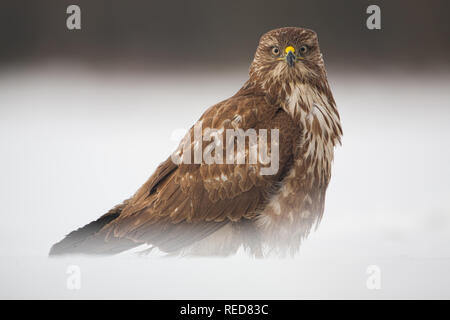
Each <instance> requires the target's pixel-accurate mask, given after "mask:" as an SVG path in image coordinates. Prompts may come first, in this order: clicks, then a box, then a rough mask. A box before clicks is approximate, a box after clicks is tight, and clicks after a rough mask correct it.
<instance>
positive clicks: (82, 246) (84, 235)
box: [49, 202, 139, 256]
mask: <svg viewBox="0 0 450 320" xmlns="http://www.w3.org/2000/svg"><path fill="white" fill-rule="evenodd" d="M125 204H126V202H124V203H123V204H121V205H118V206H116V207H115V208H114V209H112V210H111V211H109V212H108V213H107V214H105V215H103V216H101V217H100V218H99V219H97V220H95V221H92V222H91V223H89V224H87V225H85V226H84V227H81V228H79V229H77V230H75V231H72V232H71V233H69V234H68V235H67V236H66V237H65V238H64V239H63V240H61V241H60V242H58V243H56V244H54V245H53V246H52V248H51V249H50V253H49V255H50V256H57V255H65V254H91V255H110V254H116V253H119V252H122V251H125V250H128V249H131V248H133V247H136V246H138V245H139V243H136V242H134V241H131V240H128V239H111V240H109V241H106V240H105V238H104V237H101V236H98V235H97V233H98V232H99V231H100V230H101V229H102V228H103V227H104V226H106V225H107V224H109V223H110V222H112V221H113V220H114V219H116V218H117V217H118V216H119V215H120V213H121V212H122V209H123V207H124V206H125Z"/></svg>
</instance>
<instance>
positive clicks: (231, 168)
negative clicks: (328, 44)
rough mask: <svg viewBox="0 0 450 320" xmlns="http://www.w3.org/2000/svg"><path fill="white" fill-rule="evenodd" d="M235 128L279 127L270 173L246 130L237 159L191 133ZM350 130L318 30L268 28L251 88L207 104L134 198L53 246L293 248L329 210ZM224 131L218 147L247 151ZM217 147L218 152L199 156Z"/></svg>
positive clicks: (77, 250) (66, 249)
mask: <svg viewBox="0 0 450 320" xmlns="http://www.w3.org/2000/svg"><path fill="white" fill-rule="evenodd" d="M198 128H200V129H198ZM214 130H215V131H214ZM229 130H235V131H236V132H238V134H236V135H235V136H233V137H232V139H230V141H231V142H234V141H235V140H237V139H238V138H239V137H240V136H239V133H240V134H241V135H242V132H244V133H245V132H249V130H253V131H252V132H262V130H268V131H270V136H271V139H268V138H267V141H266V142H267V143H266V151H270V152H271V153H275V151H277V152H278V153H277V157H276V161H277V163H276V165H275V166H273V164H270V165H271V166H272V168H275V169H274V170H272V172H270V173H269V174H267V172H266V173H264V174H263V171H262V169H264V168H265V169H268V166H269V164H268V163H267V162H264V161H259V162H258V161H256V162H251V161H249V158H250V156H249V155H250V154H251V153H252V150H253V149H254V148H253V147H254V145H252V144H251V143H248V144H245V138H246V136H245V135H244V137H243V138H244V147H243V149H242V150H241V151H240V156H241V158H242V156H244V161H240V162H232V163H229V162H228V161H224V160H227V159H225V158H226V157H228V151H227V155H223V154H220V153H219V152H217V150H216V149H214V150H213V152H212V151H211V150H209V151H208V150H207V149H208V148H209V149H211V148H210V147H209V146H210V145H206V144H201V143H200V144H199V141H198V140H197V141H196V139H195V138H194V139H193V140H192V136H194V137H195V135H196V134H199V133H200V134H201V135H207V134H208V133H207V131H208V132H212V131H213V132H215V133H216V136H215V137H217V136H218V135H219V134H222V135H223V133H224V132H225V131H226V132H227V133H228V131H229ZM195 131H199V132H195ZM275 133H276V134H275ZM341 136H342V128H341V124H340V118H339V113H338V110H337V108H336V104H335V101H334V99H333V95H332V93H331V90H330V87H329V84H328V81H327V76H326V71H325V67H324V62H323V59H322V54H321V52H320V49H319V43H318V40H317V35H316V33H315V32H314V31H312V30H308V29H304V28H294V27H288V28H280V29H276V30H272V31H269V32H267V33H266V34H264V35H263V36H262V37H261V39H260V41H259V45H258V48H257V50H256V53H255V56H254V59H253V62H252V63H251V66H250V70H249V79H248V80H247V81H246V82H245V83H244V85H243V86H242V88H241V89H240V90H239V91H238V92H237V93H236V94H235V95H234V96H232V97H231V98H229V99H227V100H225V101H222V102H219V103H218V104H216V105H214V106H212V107H210V108H209V109H207V110H206V112H205V113H204V114H203V115H202V116H201V118H200V119H199V121H198V122H197V124H196V125H194V126H193V127H192V128H191V129H190V130H189V132H188V134H187V135H186V137H185V138H184V139H183V140H182V142H181V143H180V146H179V147H178V149H177V150H176V151H175V152H174V154H173V155H172V156H170V157H169V158H168V159H167V160H166V161H164V162H163V163H161V164H160V165H159V166H158V168H157V169H156V171H155V172H154V173H153V175H152V176H151V177H150V178H149V179H148V180H147V182H145V184H144V185H143V186H142V187H141V188H140V189H139V190H138V191H137V192H136V193H135V194H134V195H133V196H132V197H131V198H130V199H128V200H125V201H124V202H123V203H121V204H119V205H117V206H116V207H114V208H113V209H111V210H110V211H109V212H107V213H106V214H104V215H103V216H101V217H100V218H99V219H97V220H95V221H93V222H91V223H89V224H88V225H86V226H84V227H82V228H79V229H78V230H75V231H73V232H71V233H70V234H68V235H67V236H66V237H65V238H64V239H63V240H62V241H60V242H58V243H56V244H55V245H53V247H52V248H51V250H50V255H62V254H116V253H119V252H122V251H125V250H128V249H130V248H133V247H137V246H140V245H143V244H146V245H148V246H150V247H149V249H148V250H152V249H153V248H158V249H159V250H161V251H163V252H166V253H168V254H181V255H219V256H220V255H221V256H226V255H230V254H233V253H235V252H236V251H237V250H238V249H239V248H244V250H246V251H247V252H248V253H249V254H250V255H253V256H256V257H264V256H267V255H271V254H276V255H280V254H281V255H285V254H294V253H295V252H297V251H298V249H299V246H300V244H301V241H302V240H303V239H304V238H305V237H306V236H307V235H308V234H309V232H310V230H311V229H312V228H313V227H314V226H317V224H318V223H319V222H320V219H321V217H322V214H323V211H324V202H325V193H326V189H327V185H328V183H329V181H330V177H331V164H332V161H333V152H334V147H335V146H336V144H338V143H339V144H340V142H341V140H340V139H341ZM203 138H204V137H203ZM259 138H261V137H259ZM272 138H276V139H272ZM223 140H224V139H223V138H221V139H218V140H217V141H219V142H218V143H214V144H213V147H217V146H218V145H220V146H224V147H228V148H231V150H232V151H236V152H238V153H239V150H238V149H237V145H235V144H234V143H231V144H230V143H229V141H228V140H227V141H226V143H225V142H223ZM249 140H250V139H249ZM262 140H264V139H260V140H259V141H262ZM208 152H210V155H213V153H214V156H213V157H214V160H215V161H200V162H199V161H195V160H198V159H194V161H192V159H193V158H196V155H197V154H200V155H202V154H206V153H208ZM230 154H231V155H232V154H233V152H230ZM177 159H178V160H180V159H181V161H175V160H177ZM260 160H261V159H260Z"/></svg>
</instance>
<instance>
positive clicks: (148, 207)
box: [102, 94, 300, 251]
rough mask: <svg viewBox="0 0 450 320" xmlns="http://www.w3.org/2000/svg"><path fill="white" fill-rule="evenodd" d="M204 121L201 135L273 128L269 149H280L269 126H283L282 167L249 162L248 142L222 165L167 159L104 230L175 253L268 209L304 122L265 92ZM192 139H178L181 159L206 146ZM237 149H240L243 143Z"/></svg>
mask: <svg viewBox="0 0 450 320" xmlns="http://www.w3.org/2000/svg"><path fill="white" fill-rule="evenodd" d="M199 123H201V128H202V134H203V135H205V134H206V130H210V129H207V128H211V129H217V130H218V131H222V132H226V130H227V129H242V130H244V131H245V130H247V129H255V130H256V131H257V132H258V130H259V129H267V131H268V133H267V146H268V147H267V149H268V154H269V155H270V152H271V150H272V148H273V147H274V146H272V143H271V131H270V130H271V129H278V130H279V139H278V141H279V143H278V147H279V152H278V153H279V169H278V170H277V172H276V173H275V174H272V175H262V174H261V168H264V167H268V166H269V164H262V163H261V162H260V161H259V160H258V162H257V163H256V164H254V163H250V162H249V156H248V154H249V153H250V152H251V150H250V147H249V145H250V144H249V143H247V142H246V143H245V152H246V155H247V156H246V161H245V163H242V164H236V163H232V164H227V163H226V159H225V157H226V152H225V151H224V154H223V157H222V159H223V161H222V162H223V163H222V164H220V163H210V164H207V163H205V162H204V161H202V162H201V163H191V164H189V163H184V162H182V163H180V164H175V163H174V161H173V160H172V158H171V157H169V158H168V159H167V160H166V161H165V162H163V163H162V164H161V165H160V166H159V167H158V169H157V170H156V171H155V173H154V174H153V175H152V176H151V177H150V178H149V180H148V181H147V182H146V183H145V184H144V185H143V186H142V187H141V188H140V189H139V190H138V191H137V192H136V194H135V195H134V196H133V197H132V198H131V199H129V200H128V201H127V203H126V204H125V207H124V208H123V210H122V212H121V214H120V216H119V217H118V218H116V219H115V220H114V221H113V222H111V223H110V224H108V225H106V226H105V227H104V228H103V229H102V232H103V233H106V234H107V236H106V238H109V237H115V238H116V237H119V238H127V239H131V240H133V241H136V242H147V243H149V244H153V245H156V246H158V247H160V248H163V249H165V250H166V251H170V250H172V251H173V250H176V249H179V247H180V246H185V245H188V244H190V243H193V242H195V241H197V240H200V239H202V238H204V237H206V236H208V235H209V234H211V233H213V232H214V231H216V230H217V229H218V228H221V227H223V226H224V225H225V224H227V223H229V222H236V221H239V220H241V219H251V218H254V217H255V216H256V215H257V214H258V212H259V210H261V209H262V208H263V207H264V205H265V204H266V203H267V200H268V199H269V197H270V195H271V194H273V193H274V192H275V191H276V190H277V189H278V188H279V186H280V182H281V181H282V179H283V177H284V175H285V174H286V173H287V172H288V170H289V169H290V167H291V166H292V163H293V157H294V152H295V151H296V148H295V146H296V145H298V144H299V143H298V142H299V141H298V137H300V134H299V128H298V126H296V125H295V124H294V123H293V121H292V119H291V117H290V116H289V115H288V114H286V113H285V112H284V111H283V110H282V109H281V108H279V107H277V106H274V105H272V104H270V102H268V101H267V100H266V99H265V98H264V96H258V95H246V94H244V95H236V96H234V97H232V98H230V99H228V100H225V101H223V102H221V103H218V104H217V105H214V106H212V107H211V108H209V109H208V110H207V111H206V112H205V113H204V114H203V116H202V117H201V118H200V120H199V122H198V124H199ZM194 130H195V126H194V127H192V128H191V129H190V131H189V134H190V137H194V134H195V132H194ZM223 136H224V138H223V143H226V141H225V134H224V135H223ZM187 137H188V136H187ZM192 140H194V139H192ZM192 140H191V139H186V138H185V139H183V141H182V143H180V147H179V148H178V149H177V151H178V154H179V155H180V158H183V157H186V155H187V156H190V157H191V161H192V160H194V159H193V158H194V153H195V151H196V148H200V146H199V145H198V143H197V145H196V142H195V141H192ZM230 141H231V140H230ZM186 143H187V145H186ZM208 145H210V144H209V142H208V143H203V144H202V146H201V149H200V150H201V151H202V154H204V153H205V151H206V149H207V148H208ZM186 146H187V147H186ZM228 147H229V146H228ZM234 147H235V148H237V143H235V146H234ZM224 149H225V150H226V147H225V148H224ZM234 150H236V149H234ZM189 153H190V155H189ZM211 154H214V156H215V153H211ZM183 159H184V158H183ZM217 162H220V161H217Z"/></svg>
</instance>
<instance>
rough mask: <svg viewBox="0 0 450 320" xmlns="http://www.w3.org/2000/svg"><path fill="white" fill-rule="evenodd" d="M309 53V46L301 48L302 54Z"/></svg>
mask: <svg viewBox="0 0 450 320" xmlns="http://www.w3.org/2000/svg"><path fill="white" fill-rule="evenodd" d="M307 51H308V47H307V46H301V47H300V52H301V53H302V54H305V53H306V52H307Z"/></svg>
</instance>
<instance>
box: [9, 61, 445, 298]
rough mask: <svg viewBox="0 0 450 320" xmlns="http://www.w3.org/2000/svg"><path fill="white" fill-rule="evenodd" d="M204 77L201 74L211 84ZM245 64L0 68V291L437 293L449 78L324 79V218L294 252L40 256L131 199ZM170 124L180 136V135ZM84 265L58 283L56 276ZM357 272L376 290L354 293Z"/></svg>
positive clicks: (387, 73)
mask: <svg viewBox="0 0 450 320" xmlns="http://www.w3.org/2000/svg"><path fill="white" fill-rule="evenodd" d="M211 75H214V76H211ZM246 77H247V74H246V70H245V69H244V70H237V71H233V70H231V71H229V72H226V73H223V72H218V73H217V72H214V71H211V72H210V73H198V74H197V73H186V72H184V73H181V74H178V73H170V74H164V73H158V74H148V73H141V74H127V73H123V72H106V71H105V72H101V73H99V72H94V71H91V70H87V69H83V68H81V67H79V66H76V65H74V66H71V67H68V66H64V68H58V67H55V66H47V67H41V68H33V69H30V68H28V69H25V68H24V69H11V70H9V71H8V70H3V71H2V73H1V74H0V164H1V166H0V205H1V207H0V218H1V222H0V243H1V244H0V298H3V299H4V298H7V299H9V298H42V299H46V298H146V299H170V298H185V299H195V298H212V299H214V298H223V299H229V298H234V299H240V298H246V299H259V298H261V299H263V298H264V299H298V298H312V299H315V298H333V299H334V298H374V299H378V298H447V299H449V298H450V273H449V270H450V250H449V245H450V232H449V231H450V216H449V214H450V201H449V196H450V184H449V178H450V169H449V164H450V150H449V140H450V109H449V107H450V106H449V101H450V92H449V90H448V89H449V84H450V76H449V75H448V73H445V72H433V73H431V72H430V73H427V74H402V73H400V72H396V71H391V70H380V71H379V73H376V74H365V75H363V74H359V73H351V72H345V71H344V70H334V71H329V79H330V83H331V86H332V90H333V93H334V95H335V99H336V101H337V104H338V108H339V111H340V113H341V118H342V124H343V129H344V138H343V146H342V147H338V148H337V150H336V157H335V163H334V166H333V175H332V181H331V184H330V187H329V189H328V193H327V201H326V209H325V214H324V218H323V220H322V223H321V225H320V226H319V229H318V230H317V231H316V232H314V233H313V234H311V236H310V237H309V238H308V239H307V240H306V241H305V242H304V244H303V246H302V248H301V252H300V254H299V255H298V256H297V257H294V258H287V259H266V260H254V259H250V258H248V257H246V256H245V255H243V254H238V255H236V256H234V257H230V258H221V259H217V258H216V259H207V258H194V259H193V258H190V259H188V258H159V257H154V256H150V257H148V256H147V257H139V256H136V255H134V254H131V253H126V254H123V255H119V256H115V257H110V258H83V257H70V258H60V259H49V258H47V254H48V250H49V249H50V246H51V245H52V244H53V243H55V242H56V241H59V240H60V239H61V238H62V237H64V235H65V234H67V233H68V232H70V231H72V230H74V229H76V228H78V227H80V226H82V225H84V224H86V223H88V222H90V221H92V220H95V219H96V218H98V217H99V216H100V215H101V214H103V213H105V212H106V211H107V210H109V209H110V208H111V207H113V206H114V205H115V204H117V203H119V202H121V201H122V200H124V199H126V198H128V197H129V196H131V195H132V194H133V193H134V192H135V191H136V190H137V188H138V187H139V186H140V185H141V184H143V183H144V182H145V180H146V179H147V178H148V177H149V176H150V175H151V174H152V172H153V171H154V169H155V168H156V166H157V165H158V164H159V162H161V161H163V160H164V159H166V157H167V156H168V155H169V154H170V152H172V151H173V150H174V148H175V146H176V145H177V141H176V140H173V139H171V136H172V135H173V132H174V131H175V130H178V129H180V128H185V129H187V128H188V127H190V126H191V125H192V124H193V123H194V122H195V121H196V120H197V119H198V118H199V117H200V115H201V114H202V112H203V111H204V110H206V108H207V107H209V106H211V105H213V104H215V103H217V102H219V101H221V100H223V99H226V98H228V97H229V96H231V95H233V94H234V93H235V92H236V91H237V90H238V89H239V87H240V85H242V83H243V82H244V81H245V80H246ZM178 131H179V130H178ZM70 265H78V266H79V267H80V270H81V288H80V290H68V289H67V286H66V281H67V278H68V275H67V274H66V270H67V267H68V266H70ZM369 265H377V266H379V267H380V269H381V289H380V290H369V289H368V288H367V287H366V281H367V278H368V276H369V275H368V274H367V273H366V269H367V268H368V266H369Z"/></svg>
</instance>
